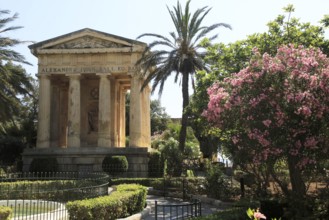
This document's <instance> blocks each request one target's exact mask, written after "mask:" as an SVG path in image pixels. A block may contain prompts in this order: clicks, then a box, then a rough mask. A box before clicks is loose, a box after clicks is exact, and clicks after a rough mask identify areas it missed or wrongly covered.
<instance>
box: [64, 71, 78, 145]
mask: <svg viewBox="0 0 329 220" xmlns="http://www.w3.org/2000/svg"><path fill="white" fill-rule="evenodd" d="M67 76H68V77H69V78H70V85H69V94H68V96H69V97H68V101H69V103H68V138H67V142H68V143H67V145H68V147H80V120H81V116H80V114H81V106H80V105H81V103H80V74H67Z"/></svg>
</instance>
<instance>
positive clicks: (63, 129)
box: [59, 85, 68, 148]
mask: <svg viewBox="0 0 329 220" xmlns="http://www.w3.org/2000/svg"><path fill="white" fill-rule="evenodd" d="M60 103H61V107H60V122H59V133H60V135H59V147H60V148H66V147H67V132H68V127H67V124H68V123H67V111H68V88H67V86H66V85H62V86H61V90H60Z"/></svg>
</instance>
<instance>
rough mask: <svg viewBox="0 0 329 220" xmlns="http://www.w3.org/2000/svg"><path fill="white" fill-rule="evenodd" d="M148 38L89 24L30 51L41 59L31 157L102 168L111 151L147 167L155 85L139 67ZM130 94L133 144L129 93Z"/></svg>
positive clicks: (132, 167) (74, 167) (132, 166)
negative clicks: (147, 83)
mask: <svg viewBox="0 0 329 220" xmlns="http://www.w3.org/2000/svg"><path fill="white" fill-rule="evenodd" d="M145 47H146V44H145V43H142V42H139V41H135V40H130V39H126V38H123V37H119V36H115V35H111V34H107V33H103V32H100V31H96V30H92V29H82V30H79V31H75V32H72V33H69V34H66V35H63V36H59V37H55V38H52V39H49V40H46V41H42V42H39V43H36V44H33V45H30V46H29V48H30V50H31V52H32V54H33V55H35V56H36V57H37V58H38V74H37V76H38V78H39V115H38V136H37V146H36V148H34V149H27V150H26V151H25V152H24V154H23V163H24V166H23V169H24V170H28V169H29V165H30V163H31V161H32V160H33V158H49V157H53V158H56V159H57V161H58V163H59V164H60V167H61V169H63V171H67V170H70V171H85V170H88V171H90V170H93V171H99V169H101V164H102V161H103V158H104V157H105V156H106V155H126V157H127V159H128V162H129V171H131V172H133V173H136V176H140V175H141V176H145V174H141V173H143V172H146V171H147V149H148V147H150V88H149V87H146V88H145V89H144V90H143V91H141V85H142V83H143V77H142V76H141V75H140V69H139V68H138V67H137V66H136V65H135V64H136V61H137V60H138V59H139V58H140V57H141V53H142V52H143V50H144V48H145ZM127 91H130V113H129V145H128V146H126V143H125V142H126V134H125V133H126V132H125V130H126V113H125V103H126V100H125V99H126V93H127Z"/></svg>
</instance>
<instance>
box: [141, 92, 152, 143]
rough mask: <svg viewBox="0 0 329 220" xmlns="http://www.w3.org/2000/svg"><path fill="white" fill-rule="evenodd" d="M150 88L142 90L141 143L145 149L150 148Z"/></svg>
mask: <svg viewBox="0 0 329 220" xmlns="http://www.w3.org/2000/svg"><path fill="white" fill-rule="evenodd" d="M150 94H151V88H150V86H146V87H145V88H144V90H143V99H142V106H143V112H144V115H143V116H144V117H143V122H144V123H143V132H144V133H143V139H144V140H143V142H144V146H145V147H149V146H151V102H150Z"/></svg>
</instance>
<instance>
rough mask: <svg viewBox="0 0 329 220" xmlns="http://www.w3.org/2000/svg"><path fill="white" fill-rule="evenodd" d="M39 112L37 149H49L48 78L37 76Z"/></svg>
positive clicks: (49, 95) (49, 96) (49, 88)
mask: <svg viewBox="0 0 329 220" xmlns="http://www.w3.org/2000/svg"><path fill="white" fill-rule="evenodd" d="M38 77H39V112H38V135H37V148H48V147H50V146H49V145H50V101H51V100H50V99H51V94H50V90H51V87H50V78H49V76H48V75H42V74H39V75H38Z"/></svg>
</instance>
